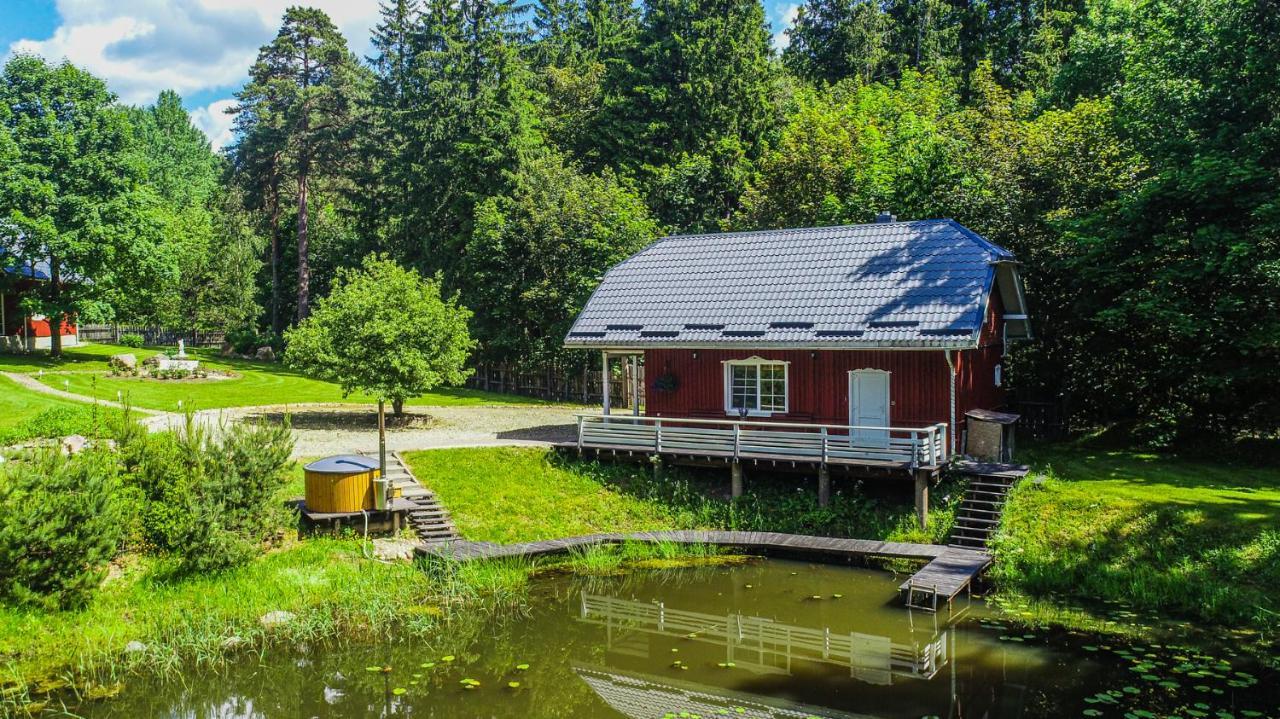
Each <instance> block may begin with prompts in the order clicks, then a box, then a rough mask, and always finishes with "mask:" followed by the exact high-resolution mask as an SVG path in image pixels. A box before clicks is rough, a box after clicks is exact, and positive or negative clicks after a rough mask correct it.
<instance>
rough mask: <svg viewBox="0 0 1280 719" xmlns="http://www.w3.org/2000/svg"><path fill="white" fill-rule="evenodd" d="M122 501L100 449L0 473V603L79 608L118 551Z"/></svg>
mask: <svg viewBox="0 0 1280 719" xmlns="http://www.w3.org/2000/svg"><path fill="white" fill-rule="evenodd" d="M126 501H127V500H126V495H124V494H122V493H121V492H120V476H119V470H118V465H117V463H116V461H115V458H114V457H113V456H112V455H111V454H110V452H108V451H106V450H89V451H86V452H83V453H81V454H78V455H76V456H74V457H72V458H66V457H64V456H62V455H61V454H60V453H57V452H46V453H43V454H41V455H40V456H38V457H36V458H35V459H34V460H33V461H30V462H12V463H8V464H6V465H4V466H3V467H0V517H4V521H3V522H0V598H2V599H6V600H9V601H12V602H16V603H25V604H34V605H37V606H41V607H44V608H48V609H53V608H64V609H65V608H72V607H76V606H81V605H83V604H84V603H85V601H87V599H88V597H89V595H90V593H91V592H92V591H93V589H94V588H96V587H97V586H98V584H99V583H101V581H102V579H103V577H104V576H105V574H106V569H107V563H108V562H110V561H111V559H112V557H114V556H115V553H116V550H117V549H118V547H119V545H120V540H121V537H122V536H123V532H124V527H125V523H124V518H125V508H126Z"/></svg>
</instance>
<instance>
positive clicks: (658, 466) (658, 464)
mask: <svg viewBox="0 0 1280 719" xmlns="http://www.w3.org/2000/svg"><path fill="white" fill-rule="evenodd" d="M649 462H650V463H652V464H653V481H655V482H661V481H662V472H663V466H662V455H660V454H655V455H653V456H652V457H650V458H649Z"/></svg>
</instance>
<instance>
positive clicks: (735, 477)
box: [729, 459, 742, 499]
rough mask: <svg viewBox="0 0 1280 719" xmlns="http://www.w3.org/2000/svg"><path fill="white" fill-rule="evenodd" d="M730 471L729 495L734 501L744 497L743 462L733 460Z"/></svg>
mask: <svg viewBox="0 0 1280 719" xmlns="http://www.w3.org/2000/svg"><path fill="white" fill-rule="evenodd" d="M729 471H730V490H729V493H730V494H731V495H732V496H733V498H734V499H737V498H738V497H741V496H742V462H739V461H738V460H736V459H735V460H733V463H732V464H730V465H729Z"/></svg>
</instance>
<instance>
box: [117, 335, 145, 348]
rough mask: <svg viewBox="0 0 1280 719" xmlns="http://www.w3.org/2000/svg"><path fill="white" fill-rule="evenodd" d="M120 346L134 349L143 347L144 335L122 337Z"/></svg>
mask: <svg viewBox="0 0 1280 719" xmlns="http://www.w3.org/2000/svg"><path fill="white" fill-rule="evenodd" d="M120 344H122V345H124V346H125V347H133V348H138V347H141V346H142V335H139V334H133V333H129V334H124V335H120Z"/></svg>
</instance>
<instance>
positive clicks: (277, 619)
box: [258, 609, 293, 629]
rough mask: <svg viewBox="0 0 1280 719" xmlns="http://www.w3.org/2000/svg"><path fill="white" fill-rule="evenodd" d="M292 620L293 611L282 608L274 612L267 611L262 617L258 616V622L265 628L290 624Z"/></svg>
mask: <svg viewBox="0 0 1280 719" xmlns="http://www.w3.org/2000/svg"><path fill="white" fill-rule="evenodd" d="M292 621H293V612H286V611H284V610H281V609H277V610H275V611H274V612H267V613H266V614H263V615H262V616H261V617H258V623H259V624H261V625H262V628H263V629H271V628H273V627H278V626H281V625H284V624H288V623H289V622H292Z"/></svg>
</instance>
